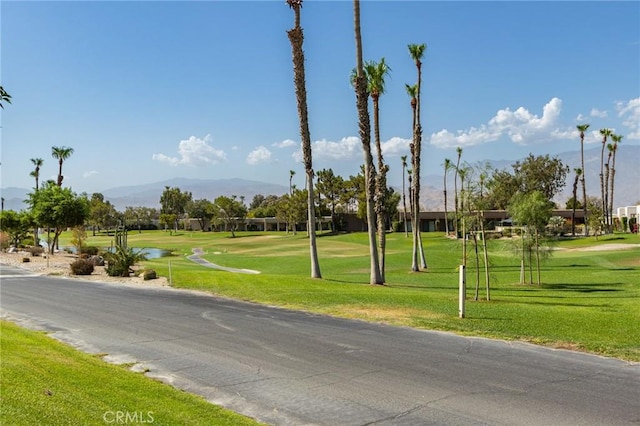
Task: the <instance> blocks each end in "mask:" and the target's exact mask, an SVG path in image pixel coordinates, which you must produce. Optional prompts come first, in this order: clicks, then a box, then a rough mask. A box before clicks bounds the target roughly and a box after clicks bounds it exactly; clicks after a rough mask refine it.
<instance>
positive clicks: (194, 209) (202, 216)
mask: <svg viewBox="0 0 640 426" xmlns="http://www.w3.org/2000/svg"><path fill="white" fill-rule="evenodd" d="M186 211H187V214H188V215H189V217H191V218H194V219H197V220H198V223H199V224H200V229H201V230H202V232H204V231H205V230H206V225H207V221H209V220H210V219H211V217H212V216H213V203H212V202H211V201H209V200H207V199H204V198H203V199H200V200H195V201H191V202H190V203H189V204H187V209H186Z"/></svg>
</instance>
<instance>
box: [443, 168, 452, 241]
mask: <svg viewBox="0 0 640 426" xmlns="http://www.w3.org/2000/svg"><path fill="white" fill-rule="evenodd" d="M443 166H444V185H443V187H444V191H443V192H444V233H445V235H446V236H447V237H448V236H449V213H448V212H447V174H448V173H449V171H450V170H451V169H452V168H453V163H452V162H451V160H449V159H448V158H445V159H444V164H443Z"/></svg>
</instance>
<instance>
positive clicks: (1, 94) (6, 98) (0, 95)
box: [0, 86, 11, 109]
mask: <svg viewBox="0 0 640 426" xmlns="http://www.w3.org/2000/svg"><path fill="white" fill-rule="evenodd" d="M5 102H6V103H8V104H10V103H11V95H10V94H8V93H7V92H6V91H5V90H4V87H2V86H0V108H2V109H4V103H5Z"/></svg>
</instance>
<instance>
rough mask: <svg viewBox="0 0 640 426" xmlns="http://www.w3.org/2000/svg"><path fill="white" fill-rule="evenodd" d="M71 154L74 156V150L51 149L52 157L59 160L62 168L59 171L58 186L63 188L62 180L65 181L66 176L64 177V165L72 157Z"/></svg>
mask: <svg viewBox="0 0 640 426" xmlns="http://www.w3.org/2000/svg"><path fill="white" fill-rule="evenodd" d="M71 154H73V148H70V147H67V146H53V147H51V156H52V157H53V158H55V159H56V160H58V164H59V166H60V167H59V169H58V182H57V184H58V186H62V180H63V179H64V176H62V163H64V160H66V159H68V158H69V157H71Z"/></svg>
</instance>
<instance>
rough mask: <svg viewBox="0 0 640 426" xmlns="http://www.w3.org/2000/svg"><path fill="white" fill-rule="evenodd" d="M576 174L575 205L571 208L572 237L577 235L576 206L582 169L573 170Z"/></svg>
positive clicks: (574, 187)
mask: <svg viewBox="0 0 640 426" xmlns="http://www.w3.org/2000/svg"><path fill="white" fill-rule="evenodd" d="M573 171H574V172H575V173H576V177H575V179H574V180H573V205H572V206H571V235H572V236H575V235H576V204H578V198H577V197H578V180H579V179H580V175H581V174H582V169H581V168H580V167H578V168H575V169H573Z"/></svg>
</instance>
